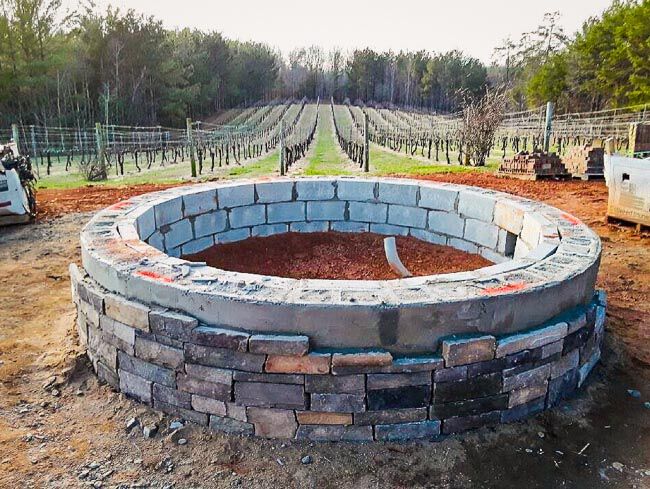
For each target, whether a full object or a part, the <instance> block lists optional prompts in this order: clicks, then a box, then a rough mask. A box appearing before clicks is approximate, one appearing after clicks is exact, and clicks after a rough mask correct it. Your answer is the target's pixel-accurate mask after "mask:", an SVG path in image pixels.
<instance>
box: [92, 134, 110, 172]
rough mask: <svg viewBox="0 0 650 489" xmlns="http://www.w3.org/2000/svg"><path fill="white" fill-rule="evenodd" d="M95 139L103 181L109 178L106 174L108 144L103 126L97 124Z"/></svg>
mask: <svg viewBox="0 0 650 489" xmlns="http://www.w3.org/2000/svg"><path fill="white" fill-rule="evenodd" d="M95 139H96V140H97V159H98V160H99V173H100V175H101V178H102V179H105V178H106V177H107V175H108V174H107V173H106V144H105V141H104V136H103V135H102V125H101V124H100V123H99V122H97V123H95Z"/></svg>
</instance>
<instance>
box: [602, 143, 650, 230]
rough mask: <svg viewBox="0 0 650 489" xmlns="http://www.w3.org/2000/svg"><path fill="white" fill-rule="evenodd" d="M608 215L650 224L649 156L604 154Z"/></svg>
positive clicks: (644, 224) (639, 223)
mask: <svg viewBox="0 0 650 489" xmlns="http://www.w3.org/2000/svg"><path fill="white" fill-rule="evenodd" d="M605 182H606V183H607V187H608V189H609V199H608V202H607V217H608V218H610V217H613V218H615V219H621V220H624V221H628V222H632V223H635V224H638V225H639V226H641V225H643V226H650V158H647V159H638V158H628V157H625V156H618V155H606V156H605Z"/></svg>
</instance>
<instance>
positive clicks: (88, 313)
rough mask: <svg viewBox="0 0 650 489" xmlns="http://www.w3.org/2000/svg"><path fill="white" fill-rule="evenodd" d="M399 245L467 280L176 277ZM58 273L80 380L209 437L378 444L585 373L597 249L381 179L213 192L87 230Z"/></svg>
mask: <svg viewBox="0 0 650 489" xmlns="http://www.w3.org/2000/svg"><path fill="white" fill-rule="evenodd" d="M314 231H319V232H325V231H327V232H330V231H339V232H352V233H360V232H374V233H379V234H388V235H408V236H412V237H416V238H417V239H420V240H424V241H428V242H431V243H436V244H441V245H445V246H452V247H455V248H457V249H460V250H465V251H469V252H471V253H478V254H480V255H482V256H484V257H486V258H488V259H489V260H490V261H492V262H494V263H496V264H495V265H491V266H488V267H484V268H480V269H478V270H473V271H468V272H459V273H451V274H440V275H430V276H424V277H414V278H408V279H394V280H375V281H372V280H310V279H304V280H296V279H289V278H280V277H273V276H263V275H256V274H247V273H238V272H232V271H225V270H219V269H216V268H212V267H209V266H206V265H202V264H199V263H191V262H188V261H187V260H183V259H181V258H179V257H180V256H181V255H186V254H192V253H196V252H199V251H201V250H204V249H206V248H208V247H210V246H213V245H214V244H215V243H235V244H236V242H238V241H241V240H245V239H247V238H249V237H251V236H270V235H277V234H281V233H287V232H298V233H308V232H314ZM81 251H82V263H83V269H77V267H76V266H74V265H72V266H71V277H72V295H73V300H74V301H75V303H76V305H77V311H78V320H77V327H78V332H79V337H80V339H81V341H82V343H84V344H85V345H87V348H88V354H89V356H90V358H91V360H92V362H93V367H94V369H95V370H96V372H97V374H98V376H99V377H100V378H102V379H103V380H105V381H106V382H109V383H111V385H113V386H114V387H115V388H117V389H119V390H121V391H123V392H125V393H126V394H128V395H130V396H132V397H135V398H137V399H139V400H140V401H142V402H144V403H147V404H150V405H153V406H154V408H157V409H160V410H162V411H166V412H170V413H174V414H177V415H181V416H182V417H184V418H185V419H189V420H192V421H195V422H197V423H200V424H205V425H207V424H209V425H210V426H212V427H213V428H215V429H219V430H223V431H228V432H236V433H254V434H256V435H259V436H266V437H274V438H275V437H282V438H299V439H309V440H354V441H362V440H397V439H406V438H435V437H436V436H439V435H440V434H446V433H455V432H458V431H463V430H465V429H469V428H473V427H477V426H482V425H484V424H493V423H497V422H507V421H512V420H515V419H520V418H521V417H524V416H526V415H529V414H531V413H534V412H537V411H539V410H541V409H544V408H547V407H550V406H553V405H555V404H557V402H559V401H560V400H561V399H562V398H563V397H564V396H566V395H568V394H569V393H571V392H573V391H574V390H575V389H576V388H577V387H578V386H579V385H581V384H582V383H583V382H584V380H585V379H586V377H587V375H588V374H589V372H590V371H591V369H592V368H593V366H594V365H595V363H596V362H597V361H598V359H599V356H600V344H601V342H602V339H603V334H604V320H605V298H604V295H603V294H602V293H596V292H595V290H594V284H595V279H596V274H597V271H598V265H599V262H600V253H601V246H600V241H599V239H598V237H597V236H596V235H595V234H594V233H593V232H592V231H591V230H589V228H587V227H586V226H585V225H584V224H583V223H582V222H580V221H579V220H578V219H576V218H575V217H573V216H571V215H568V214H566V213H564V212H562V211H560V210H558V209H555V208H553V207H549V206H547V205H544V204H541V203H538V202H534V201H530V200H527V199H523V198H519V197H514V196H511V195H508V194H504V193H499V192H494V191H491V190H485V189H479V188H473V187H466V186H459V185H451V184H440V183H432V182H420V181H412V180H400V179H383V178H382V179H356V178H316V179H283V180H272V181H263V182H250V181H241V182H215V183H209V184H205V185H195V186H189V187H181V188H174V189H169V190H165V191H162V192H158V193H154V194H147V195H142V196H139V197H134V198H131V199H129V200H127V201H124V202H121V203H119V204H116V205H114V206H112V207H109V208H108V209H106V210H104V211H102V212H99V213H98V214H97V215H96V216H95V217H94V218H93V219H92V220H91V222H90V223H89V224H88V225H87V226H86V227H85V228H84V230H83V231H82V235H81Z"/></svg>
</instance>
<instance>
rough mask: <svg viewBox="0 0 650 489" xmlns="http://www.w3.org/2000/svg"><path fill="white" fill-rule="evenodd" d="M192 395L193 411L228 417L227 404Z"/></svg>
mask: <svg viewBox="0 0 650 489" xmlns="http://www.w3.org/2000/svg"><path fill="white" fill-rule="evenodd" d="M190 395H191V401H190V403H191V406H192V409H194V410H195V411H198V412H200V413H206V414H213V415H215V416H225V415H226V403H225V402H223V401H219V400H217V399H211V398H210V397H204V396H200V395H198V394H190Z"/></svg>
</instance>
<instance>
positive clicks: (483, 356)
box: [442, 335, 496, 367]
mask: <svg viewBox="0 0 650 489" xmlns="http://www.w3.org/2000/svg"><path fill="white" fill-rule="evenodd" d="M495 348H496V338H495V337H494V336H490V335H484V336H478V337H469V338H463V337H458V338H456V337H452V338H447V339H444V340H443V341H442V358H444V359H445V366H446V367H456V366H459V365H467V364H469V363H476V362H484V361H487V360H492V359H493V358H494V351H495Z"/></svg>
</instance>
